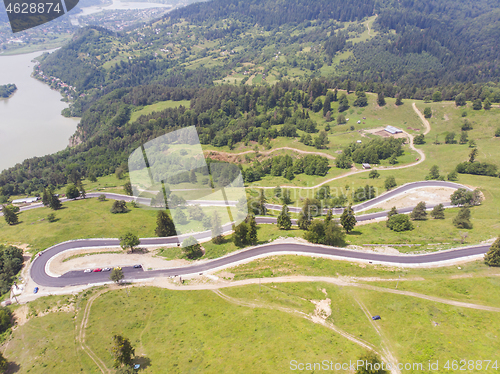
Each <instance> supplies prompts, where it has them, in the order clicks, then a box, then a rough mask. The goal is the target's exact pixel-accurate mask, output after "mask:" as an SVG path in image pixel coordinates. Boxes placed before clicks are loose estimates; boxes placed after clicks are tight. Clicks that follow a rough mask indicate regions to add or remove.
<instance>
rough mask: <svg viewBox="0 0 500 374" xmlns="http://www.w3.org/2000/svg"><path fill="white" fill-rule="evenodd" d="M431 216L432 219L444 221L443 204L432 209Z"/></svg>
mask: <svg viewBox="0 0 500 374" xmlns="http://www.w3.org/2000/svg"><path fill="white" fill-rule="evenodd" d="M431 216H432V218H434V219H444V207H443V204H438V205H436V206H435V207H434V208H433V209H432V212H431Z"/></svg>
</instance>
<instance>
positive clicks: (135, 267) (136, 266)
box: [134, 265, 142, 269]
mask: <svg viewBox="0 0 500 374" xmlns="http://www.w3.org/2000/svg"><path fill="white" fill-rule="evenodd" d="M139 268H142V265H134V269H139Z"/></svg>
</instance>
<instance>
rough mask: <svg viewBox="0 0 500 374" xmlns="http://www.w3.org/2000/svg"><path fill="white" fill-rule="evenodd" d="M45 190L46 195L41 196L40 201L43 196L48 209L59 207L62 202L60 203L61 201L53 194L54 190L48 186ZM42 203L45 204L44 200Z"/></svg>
mask: <svg viewBox="0 0 500 374" xmlns="http://www.w3.org/2000/svg"><path fill="white" fill-rule="evenodd" d="M46 192H47V196H44V197H42V202H43V199H44V198H45V199H46V202H47V205H48V206H49V207H50V209H52V210H57V209H60V208H61V206H62V204H61V201H60V200H59V197H57V196H55V195H54V190H52V188H48V189H47V190H46ZM44 194H45V192H44ZM43 204H44V205H45V202H43Z"/></svg>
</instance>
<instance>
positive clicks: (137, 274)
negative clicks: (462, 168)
mask: <svg viewBox="0 0 500 374" xmlns="http://www.w3.org/2000/svg"><path fill="white" fill-rule="evenodd" d="M431 186H432V187H452V188H467V187H465V186H462V185H459V184H456V183H451V182H442V181H425V182H415V183H409V184H407V185H404V186H401V187H399V188H397V189H394V190H392V191H389V192H387V193H385V194H383V195H380V196H378V197H377V198H375V199H372V200H370V201H367V202H364V203H362V204H359V205H357V206H355V207H354V210H355V211H358V212H359V211H363V210H366V209H369V208H370V207H372V206H373V205H375V204H378V203H380V202H382V201H385V200H387V199H390V198H393V197H394V196H396V195H398V194H401V193H404V192H406V191H409V190H411V189H414V188H420V187H431ZM467 189H469V188H467ZM469 190H470V189H469ZM98 195H100V194H88V195H87V196H88V197H97V196H98ZM105 195H106V197H107V198H109V199H120V200H126V201H132V200H134V198H133V197H131V196H125V195H119V194H105ZM444 205H445V206H451V204H450V203H447V204H444ZM28 208H30V209H33V208H34V207H28ZM270 208H279V209H281V207H280V206H270ZM427 208H428V209H432V208H433V206H428V207H427ZM24 210H26V209H24ZM290 210H291V211H292V209H290ZM412 210H413V207H409V208H403V209H399V212H400V213H409V212H411V211H412ZM299 211H300V209H299ZM341 212H342V210H341V209H337V210H335V213H336V214H340V213H341ZM386 215H387V211H384V212H376V213H370V214H364V215H358V216H357V217H356V218H357V220H358V221H366V220H372V219H377V218H383V217H385V216H386ZM256 221H257V223H259V224H265V223H276V218H274V217H257V218H256ZM292 222H293V223H294V224H295V223H296V222H295V220H292ZM223 231H224V232H225V233H226V232H229V231H231V225H230V224H227V225H225V226H223ZM210 235H211V232H210V231H204V232H199V233H196V234H187V235H181V236H172V237H168V238H146V239H141V244H140V245H141V246H161V245H179V244H180V243H181V242H182V241H183V240H184V239H186V238H187V237H188V236H194V237H195V238H196V239H198V240H203V239H208V238H210ZM119 245H120V243H119V240H118V239H83V240H74V241H68V242H64V243H60V244H56V245H54V246H52V247H50V248H48V249H46V250H45V251H43V252H42V253H41V255H39V256H38V257H37V258H36V259H35V260H34V262H33V264H32V266H31V271H30V275H31V278H32V279H33V280H34V281H35V283H37V284H38V285H40V286H47V287H65V286H75V285H86V284H94V283H101V282H107V281H109V273H107V272H100V273H84V272H83V271H71V272H68V273H65V274H63V275H62V276H59V277H53V276H51V275H49V274H47V272H46V266H47V263H48V262H49V260H50V259H51V258H52V257H54V256H55V255H58V254H60V253H61V252H64V251H67V250H72V249H81V248H98V247H118V246H119ZM489 247H490V245H489V244H486V245H477V246H471V247H466V248H459V249H454V250H448V251H442V252H436V253H431V254H424V255H413V256H410V255H384V254H376V253H366V252H357V251H351V250H346V249H342V248H336V247H325V246H318V245H307V244H267V245H262V246H258V247H254V248H251V249H249V250H245V251H242V252H238V253H235V254H231V255H228V256H225V257H222V258H218V259H215V260H212V261H208V262H205V263H203V264H195V265H190V266H186V267H181V268H172V269H164V270H153V271H144V270H143V269H142V268H138V269H136V268H133V267H123V272H124V276H125V280H133V279H147V278H155V277H169V276H182V275H188V274H199V273H203V272H206V271H210V270H214V269H218V268H223V267H227V266H231V265H234V264H237V263H239V262H241V261H246V260H249V259H252V258H256V257H259V256H265V255H270V254H285V253H288V254H290V253H292V254H293V253H295V254H310V255H328V256H335V257H339V258H345V259H353V260H355V259H357V260H365V261H371V262H374V263H386V264H395V265H405V264H406V265H419V264H430V263H435V262H441V261H448V260H454V259H460V258H464V257H469V256H474V255H481V254H484V253H486V252H487V251H488V249H489Z"/></svg>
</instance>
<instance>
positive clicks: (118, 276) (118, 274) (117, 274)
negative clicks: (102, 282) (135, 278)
mask: <svg viewBox="0 0 500 374" xmlns="http://www.w3.org/2000/svg"><path fill="white" fill-rule="evenodd" d="M109 279H111V280H112V281H113V282H115V283H117V284H118V283H120V282H121V280H122V279H123V270H122V268H114V269H113V270H111V274H110V275H109Z"/></svg>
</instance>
